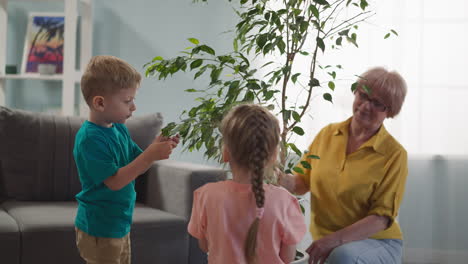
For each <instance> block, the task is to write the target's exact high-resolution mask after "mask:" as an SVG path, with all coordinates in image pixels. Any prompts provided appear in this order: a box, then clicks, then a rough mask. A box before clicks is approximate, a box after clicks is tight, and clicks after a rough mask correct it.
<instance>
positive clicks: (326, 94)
mask: <svg viewBox="0 0 468 264" xmlns="http://www.w3.org/2000/svg"><path fill="white" fill-rule="evenodd" d="M323 99H325V100H327V101H329V102H330V103H333V101H332V96H331V94H329V93H324V94H323Z"/></svg>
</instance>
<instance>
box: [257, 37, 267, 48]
mask: <svg viewBox="0 0 468 264" xmlns="http://www.w3.org/2000/svg"><path fill="white" fill-rule="evenodd" d="M267 41H268V34H266V33H265V34H261V35H259V36H258V37H257V39H256V40H255V42H256V43H257V46H258V47H259V48H260V49H262V48H263V47H264V46H265V44H266V42H267Z"/></svg>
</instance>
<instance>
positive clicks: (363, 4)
mask: <svg viewBox="0 0 468 264" xmlns="http://www.w3.org/2000/svg"><path fill="white" fill-rule="evenodd" d="M368 5H369V4H368V3H367V1H366V0H361V4H360V6H361V9H362V10H365V9H366V7H367V6H368Z"/></svg>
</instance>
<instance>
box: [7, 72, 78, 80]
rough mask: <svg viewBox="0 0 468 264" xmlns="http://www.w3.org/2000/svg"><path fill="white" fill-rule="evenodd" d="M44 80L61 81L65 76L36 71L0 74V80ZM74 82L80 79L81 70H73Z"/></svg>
mask: <svg viewBox="0 0 468 264" xmlns="http://www.w3.org/2000/svg"><path fill="white" fill-rule="evenodd" d="M1 79H5V80H8V79H10V80H44V81H63V80H64V79H65V76H64V75H62V74H51V75H44V74H38V73H15V74H5V75H4V74H0V80H1ZM74 80H75V82H80V80H81V72H80V71H77V72H75V78H74Z"/></svg>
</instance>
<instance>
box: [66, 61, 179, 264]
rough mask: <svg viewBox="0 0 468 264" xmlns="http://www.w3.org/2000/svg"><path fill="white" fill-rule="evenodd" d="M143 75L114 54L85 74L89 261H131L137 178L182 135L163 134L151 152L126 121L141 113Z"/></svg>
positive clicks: (82, 238) (79, 150) (82, 169)
mask: <svg viewBox="0 0 468 264" xmlns="http://www.w3.org/2000/svg"><path fill="white" fill-rule="evenodd" d="M140 80H141V75H140V74H139V73H138V72H137V71H136V70H135V69H134V68H133V67H132V66H131V65H130V64H128V63H127V62H125V61H123V60H121V59H119V58H116V57H113V56H95V57H93V58H92V59H91V61H90V62H89V64H88V66H87V68H86V70H85V72H84V74H83V76H82V78H81V91H82V93H83V97H84V98H85V100H86V103H87V104H88V106H89V109H90V113H89V119H88V120H86V121H85V122H84V123H83V125H82V126H81V128H80V130H79V131H78V133H77V134H76V139H75V146H74V149H73V155H74V157H75V161H76V165H77V168H78V174H79V177H80V181H81V186H82V191H81V192H80V193H78V194H77V195H76V199H77V201H78V212H77V215H76V219H75V226H76V228H75V229H76V244H77V247H78V250H79V252H80V255H81V257H82V258H83V259H84V260H85V261H86V262H87V263H88V264H91V263H93V264H94V263H106V264H107V263H109V264H110V263H120V264H129V263H130V238H129V232H130V225H131V223H132V215H133V209H134V206H135V197H136V193H135V188H134V186H135V181H134V180H135V179H136V178H137V177H138V175H141V174H142V173H143V172H145V171H146V170H147V169H148V168H149V167H150V166H151V164H152V163H153V162H154V161H155V160H162V159H167V158H168V157H169V155H170V154H171V152H172V149H173V148H174V147H176V146H177V144H178V142H179V139H178V136H176V137H172V138H164V137H162V136H158V137H157V138H156V139H155V140H154V141H153V143H151V145H149V146H148V148H147V149H146V150H145V151H142V150H141V149H140V148H139V147H138V146H137V145H136V144H135V142H133V141H132V139H131V138H130V135H129V132H128V130H127V128H126V126H125V125H124V123H125V121H126V120H127V119H128V118H129V117H130V116H131V115H132V112H133V111H135V109H136V108H135V102H134V100H135V94H136V91H137V89H138V87H139V84H140Z"/></svg>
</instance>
